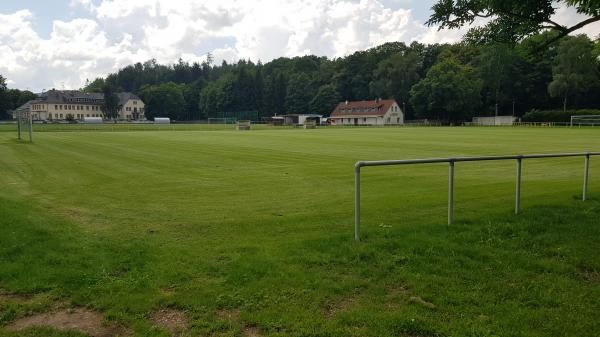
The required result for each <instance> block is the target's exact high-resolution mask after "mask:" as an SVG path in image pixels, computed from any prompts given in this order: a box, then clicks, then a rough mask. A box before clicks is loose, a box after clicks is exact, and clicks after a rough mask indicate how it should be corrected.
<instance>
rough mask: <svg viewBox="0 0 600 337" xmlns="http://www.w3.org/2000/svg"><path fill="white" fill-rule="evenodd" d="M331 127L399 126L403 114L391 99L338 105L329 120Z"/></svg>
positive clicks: (402, 121)
mask: <svg viewBox="0 0 600 337" xmlns="http://www.w3.org/2000/svg"><path fill="white" fill-rule="evenodd" d="M329 120H330V121H331V124H332V125H399V124H404V112H402V110H401V109H400V106H399V105H398V103H397V102H396V100H393V99H376V100H373V101H354V102H348V101H345V102H341V103H339V104H338V105H337V106H336V107H335V109H334V110H333V112H332V113H331V116H330V118H329Z"/></svg>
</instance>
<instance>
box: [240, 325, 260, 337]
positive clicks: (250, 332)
mask: <svg viewBox="0 0 600 337" xmlns="http://www.w3.org/2000/svg"><path fill="white" fill-rule="evenodd" d="M244 336H246V337H260V329H258V327H256V326H247V327H245V328H244Z"/></svg>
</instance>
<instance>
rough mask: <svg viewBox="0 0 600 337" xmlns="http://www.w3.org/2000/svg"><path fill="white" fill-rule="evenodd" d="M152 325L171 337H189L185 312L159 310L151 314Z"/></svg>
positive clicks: (188, 326)
mask: <svg viewBox="0 0 600 337" xmlns="http://www.w3.org/2000/svg"><path fill="white" fill-rule="evenodd" d="M152 321H153V322H154V325H155V326H157V327H159V328H162V329H165V330H167V331H169V333H170V334H171V336H189V329H190V325H189V322H188V319H187V316H186V315H185V312H183V311H181V310H175V309H161V310H158V311H156V312H154V313H153V314H152Z"/></svg>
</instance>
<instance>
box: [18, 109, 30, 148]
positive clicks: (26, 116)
mask: <svg viewBox="0 0 600 337" xmlns="http://www.w3.org/2000/svg"><path fill="white" fill-rule="evenodd" d="M15 117H16V118H17V138H18V139H23V138H25V137H28V138H29V142H30V143H33V137H32V134H33V116H32V115H31V113H30V112H29V111H22V110H21V111H17V112H16V113H15Z"/></svg>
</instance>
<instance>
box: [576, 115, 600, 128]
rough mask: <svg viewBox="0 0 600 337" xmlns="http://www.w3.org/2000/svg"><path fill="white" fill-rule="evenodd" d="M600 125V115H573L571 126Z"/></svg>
mask: <svg viewBox="0 0 600 337" xmlns="http://www.w3.org/2000/svg"><path fill="white" fill-rule="evenodd" d="M594 125H600V115H573V116H571V126H594Z"/></svg>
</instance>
